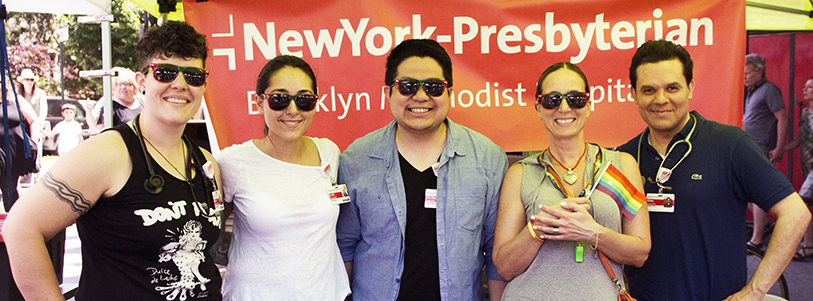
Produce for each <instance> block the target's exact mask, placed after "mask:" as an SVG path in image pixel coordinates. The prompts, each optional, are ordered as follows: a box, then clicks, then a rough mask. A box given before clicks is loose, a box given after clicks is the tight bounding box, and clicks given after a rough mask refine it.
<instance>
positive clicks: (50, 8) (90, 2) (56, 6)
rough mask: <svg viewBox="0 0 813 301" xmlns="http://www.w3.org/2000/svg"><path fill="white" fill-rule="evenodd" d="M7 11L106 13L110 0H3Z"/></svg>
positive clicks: (68, 13)
mask: <svg viewBox="0 0 813 301" xmlns="http://www.w3.org/2000/svg"><path fill="white" fill-rule="evenodd" d="M3 4H5V5H6V9H7V10H8V11H13V12H32V13H50V14H67V15H108V14H110V0H37V1H31V0H4V1H3Z"/></svg>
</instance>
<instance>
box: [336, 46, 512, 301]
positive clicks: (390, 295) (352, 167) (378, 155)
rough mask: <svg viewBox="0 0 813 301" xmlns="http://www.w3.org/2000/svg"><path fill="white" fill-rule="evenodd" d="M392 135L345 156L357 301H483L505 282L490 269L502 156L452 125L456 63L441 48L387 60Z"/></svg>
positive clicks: (343, 241) (346, 216) (412, 50)
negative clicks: (486, 292) (485, 283)
mask: <svg viewBox="0 0 813 301" xmlns="http://www.w3.org/2000/svg"><path fill="white" fill-rule="evenodd" d="M384 83H385V85H386V86H385V87H384V94H385V95H386V97H387V99H388V100H389V104H390V110H391V113H392V116H393V119H395V120H393V121H392V122H390V124H389V125H387V126H385V127H383V128H381V129H378V130H376V131H374V132H372V133H370V134H367V135H366V136H364V137H361V138H359V139H356V141H354V142H353V143H352V144H351V145H350V146H349V147H347V150H346V151H345V152H344V153H342V156H341V161H340V164H341V165H340V166H339V183H342V184H346V185H347V187H348V189H349V195H350V202H349V203H346V204H342V205H341V213H340V214H339V221H338V226H337V233H338V234H337V235H338V240H339V248H340V249H341V251H342V257H343V258H344V261H345V265H346V266H347V273H348V274H349V275H351V277H350V278H351V279H350V283H351V287H352V291H353V295H352V297H353V300H355V301H364V300H427V301H428V300H441V299H443V300H483V293H482V287H481V286H482V284H481V283H482V276H481V275H482V270H483V265H484V264H485V267H486V276H487V277H488V278H489V279H488V287H489V299H490V300H498V299H499V298H500V296H501V295H502V289H503V288H504V287H505V281H503V280H502V278H501V277H500V276H499V274H497V271H496V269H495V268H494V265H493V263H492V260H491V250H492V245H493V243H494V240H493V237H494V225H495V223H496V219H497V205H498V201H499V197H500V186H501V184H502V179H503V175H504V174H505V171H506V169H507V168H508V158H507V156H506V155H505V152H503V150H502V149H501V148H500V147H499V146H497V145H496V144H494V142H491V140H490V139H488V138H487V137H485V136H483V135H482V134H480V133H477V132H475V131H473V130H471V129H469V128H466V127H464V126H462V125H459V124H456V123H454V122H452V121H451V120H450V119H449V118H447V114H448V113H449V108H450V106H451V98H450V97H451V96H450V94H451V92H452V84H453V81H452V60H451V58H449V55H448V54H447V53H446V50H444V49H443V47H442V46H440V44H438V42H436V41H433V40H424V39H412V40H406V41H403V42H401V43H400V44H399V45H398V46H396V47H395V48H393V49H392V51H391V52H390V54H389V56H388V57H387V63H386V71H385V76H384Z"/></svg>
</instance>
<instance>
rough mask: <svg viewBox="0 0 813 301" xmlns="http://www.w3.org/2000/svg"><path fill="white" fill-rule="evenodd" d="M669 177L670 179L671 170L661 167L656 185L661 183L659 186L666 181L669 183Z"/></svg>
mask: <svg viewBox="0 0 813 301" xmlns="http://www.w3.org/2000/svg"><path fill="white" fill-rule="evenodd" d="M670 177H672V170H671V169H668V168H666V167H661V169H660V170H658V183H661V184H663V183H666V181H669V178H670Z"/></svg>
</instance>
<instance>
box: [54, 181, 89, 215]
mask: <svg viewBox="0 0 813 301" xmlns="http://www.w3.org/2000/svg"><path fill="white" fill-rule="evenodd" d="M42 184H43V185H45V189H48V190H50V191H51V192H53V193H54V195H56V197H57V198H59V200H60V201H62V202H65V203H66V204H68V206H71V210H73V211H74V212H76V213H79V215H82V214H85V212H87V211H88V210H90V206H91V204H90V201H88V200H87V199H85V197H84V196H83V195H82V192H80V191H79V190H76V189H73V188H71V187H70V186H68V183H65V181H63V180H61V179H57V178H55V177H54V176H52V175H51V173H50V172H49V173H46V174H45V176H43V177H42Z"/></svg>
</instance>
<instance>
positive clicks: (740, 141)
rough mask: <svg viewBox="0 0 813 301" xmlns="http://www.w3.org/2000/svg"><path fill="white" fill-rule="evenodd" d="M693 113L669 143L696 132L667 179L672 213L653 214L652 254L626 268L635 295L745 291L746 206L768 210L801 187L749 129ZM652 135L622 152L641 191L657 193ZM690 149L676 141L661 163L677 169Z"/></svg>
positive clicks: (691, 296) (713, 296)
mask: <svg viewBox="0 0 813 301" xmlns="http://www.w3.org/2000/svg"><path fill="white" fill-rule="evenodd" d="M691 115H692V116H693V117H694V118H690V119H689V122H688V123H687V124H686V126H685V127H684V128H683V129H682V130H681V131H680V132H679V133H678V134H676V135H675V137H674V138H673V139H672V141H671V142H670V144H669V147H672V145H673V144H675V143H676V142H678V141H681V140H684V139H685V138H686V137H687V136H689V134H690V132H691V137H689V138H690V139H689V142H690V143H691V152H689V153H688V155H687V156H686V158H685V159H684V160H683V162H681V163H680V164H679V165H678V166H677V167H676V168H675V169H674V170H673V172H672V175H671V177H670V178H669V180H668V181H667V182H666V183H665V184H664V185H665V186H668V187H671V188H672V189H671V191H664V193H673V194H675V203H674V206H675V212H674V213H664V212H650V213H649V216H650V227H651V233H652V249H651V250H650V252H649V259H648V260H647V261H646V262H645V263H644V265H643V266H642V267H640V268H635V267H631V266H627V267H625V273H626V275H627V278H628V280H629V286H630V293H631V294H632V296H633V297H635V298H638V300H641V301H644V300H722V299H725V298H726V297H728V296H729V295H731V294H734V293H736V292H737V291H739V290H740V289H742V288H743V287H744V286H745V284H746V266H745V256H746V248H745V241H746V239H747V238H746V233H745V231H746V229H745V215H746V208H747V204H748V203H749V202H753V203H756V204H757V205H759V206H760V207H761V208H762V209H764V210H768V209H770V208H771V207H773V205H774V204H776V203H778V202H779V201H781V200H782V199H784V198H785V197H787V196H789V195H791V194H792V193H794V192H796V191H795V190H794V188H793V186H791V184H790V182H789V181H788V180H787V178H785V175H783V174H782V173H781V172H780V171H779V170H777V169H776V168H775V167H774V166H773V165H772V164H771V163H770V162H769V161H768V159H767V158H766V157H765V155H763V154H762V151H761V150H760V149H759V148H758V147H757V146H756V144H755V143H754V141H753V140H751V138H750V137H749V136H748V134H746V133H745V132H744V131H742V130H740V129H739V128H737V127H733V126H729V125H724V124H720V123H717V122H714V121H709V120H706V119H705V118H703V117H702V116H700V114H699V113H697V112H696V111H693V112H692V113H691ZM648 134H649V131H648V129H647V130H645V131H644V132H643V133H642V134H641V135H638V136H636V137H634V138H633V139H632V140H630V141H629V142H627V143H626V144H624V145H622V146H620V147H618V150H619V151H623V152H626V153H629V154H631V155H632V156H633V157H636V159H637V160H638V162H639V163H638V164H639V166H640V169H641V176H642V177H643V178H644V190H645V191H646V193H657V192H658V186H657V185H656V184H655V181H654V180H655V176H656V172H657V170H658V168H659V167H660V164H661V160H664V159H662V157H661V156H660V154H658V152H657V151H656V150H655V149H654V148H653V147H652V146H651V145H649V140H648ZM639 146H640V155H639ZM669 147H667V149H669ZM688 150H689V144H688V143H682V142H681V143H679V144H678V145H677V146H675V149H674V150H673V151H672V153H670V154H669V156H668V157H667V158H665V160H666V161H665V162H664V167H672V166H674V165H675V164H676V163H677V161H679V160H680V159H681V158H682V157H683V155H684V154H686V153H687V151H688Z"/></svg>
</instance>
